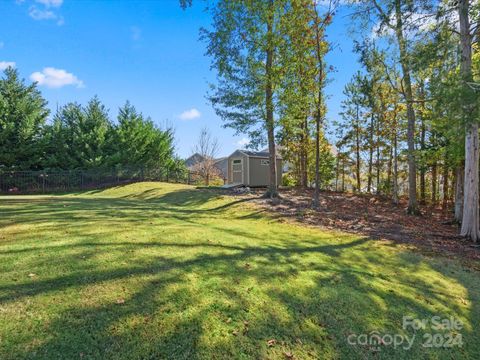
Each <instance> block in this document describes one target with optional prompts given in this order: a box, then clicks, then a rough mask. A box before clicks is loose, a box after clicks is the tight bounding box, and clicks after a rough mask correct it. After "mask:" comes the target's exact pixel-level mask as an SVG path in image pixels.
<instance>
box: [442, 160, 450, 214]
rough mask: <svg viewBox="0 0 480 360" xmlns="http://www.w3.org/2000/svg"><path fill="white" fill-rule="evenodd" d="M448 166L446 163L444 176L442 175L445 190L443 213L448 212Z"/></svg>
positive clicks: (443, 190)
mask: <svg viewBox="0 0 480 360" xmlns="http://www.w3.org/2000/svg"><path fill="white" fill-rule="evenodd" d="M448 172H449V171H448V166H447V164H446V161H445V163H444V164H443V174H442V178H443V189H442V192H443V199H442V209H443V211H446V210H447V207H448V189H449V187H448V180H449V179H448Z"/></svg>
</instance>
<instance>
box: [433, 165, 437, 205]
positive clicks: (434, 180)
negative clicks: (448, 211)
mask: <svg viewBox="0 0 480 360" xmlns="http://www.w3.org/2000/svg"><path fill="white" fill-rule="evenodd" d="M436 204H437V161H436V160H435V161H434V162H433V164H432V205H433V206H435V205H436Z"/></svg>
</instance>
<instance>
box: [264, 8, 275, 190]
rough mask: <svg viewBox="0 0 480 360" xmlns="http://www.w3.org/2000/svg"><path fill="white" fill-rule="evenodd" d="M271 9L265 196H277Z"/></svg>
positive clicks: (270, 22)
mask: <svg viewBox="0 0 480 360" xmlns="http://www.w3.org/2000/svg"><path fill="white" fill-rule="evenodd" d="M270 8H271V9H273V0H270ZM273 52H274V44H273V10H272V11H271V12H270V14H269V16H268V21H267V54H266V55H267V59H266V62H265V75H266V84H265V105H266V125H267V138H268V152H269V154H270V179H269V184H268V190H267V194H266V195H267V196H269V197H270V198H274V197H277V196H278V190H277V161H276V159H277V155H276V149H275V123H274V119H273V83H272V76H273V74H272V71H273Z"/></svg>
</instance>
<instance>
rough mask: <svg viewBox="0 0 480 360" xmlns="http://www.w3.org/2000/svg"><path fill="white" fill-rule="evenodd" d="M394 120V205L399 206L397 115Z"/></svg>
mask: <svg viewBox="0 0 480 360" xmlns="http://www.w3.org/2000/svg"><path fill="white" fill-rule="evenodd" d="M394 116H395V117H394V120H393V124H394V125H393V127H394V134H393V203H394V204H395V205H397V204H398V134H397V114H396V113H395V115H394Z"/></svg>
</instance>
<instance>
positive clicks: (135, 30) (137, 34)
mask: <svg viewBox="0 0 480 360" xmlns="http://www.w3.org/2000/svg"><path fill="white" fill-rule="evenodd" d="M130 31H131V33H132V40H133V41H138V40H140V38H141V37H142V29H140V28H139V27H137V26H132V27H130Z"/></svg>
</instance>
